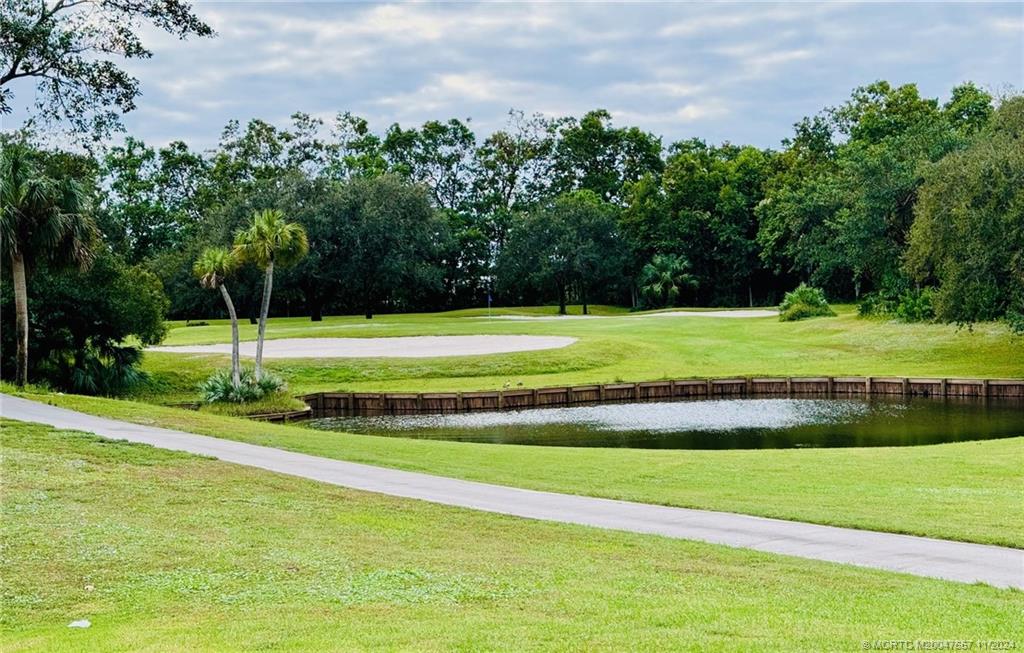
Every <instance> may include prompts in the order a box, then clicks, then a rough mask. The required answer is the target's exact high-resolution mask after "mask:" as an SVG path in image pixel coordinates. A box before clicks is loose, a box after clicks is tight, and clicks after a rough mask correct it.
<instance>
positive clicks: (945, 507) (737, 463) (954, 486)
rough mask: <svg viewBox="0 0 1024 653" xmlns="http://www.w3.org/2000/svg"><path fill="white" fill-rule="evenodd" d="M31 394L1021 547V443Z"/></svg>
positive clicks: (623, 491)
mask: <svg viewBox="0 0 1024 653" xmlns="http://www.w3.org/2000/svg"><path fill="white" fill-rule="evenodd" d="M4 389H5V391H7V392H10V391H11V388H10V387H6V388H4ZM26 396H28V397H29V398H33V399H38V400H42V401H49V402H51V403H54V404H57V405H61V406H65V407H68V408H74V409H77V410H82V411H84V412H89V413H95V414H99V415H106V416H110V417H115V418H118V419H123V420H126V421H130V422H136V423H141V424H155V425H159V426H164V427H167V428H176V429H181V430H186V431H191V432H195V433H202V434H205V435H211V436H215V437H223V438H227V439H232V440H241V441H244V442H252V443H254V444H261V445H266V446H272V447H278V448H281V449H289V450H293V451H301V452H304V453H310V454H314V455H319V456H326V457H330V458H340V459H344V460H352V461H357V462H364V463H370V464H376V465H383V466H387V467H397V468H401V469H408V470H414V471H424V472H430V473H434V474H441V475H444V476H453V477H459V478H467V479H473V480H480V481H487V482H493V483H499V484H505V485H515V486H520V487H527V488H532V489H539V490H552V491H559V492H569V493H576V494H586V495H593V496H602V497H611V498H616V499H628V500H634V501H644V502H650V503H662V504H668V505H677V506H686V507H694V508H705V509H713V510H725V511H730V512H739V513H747V514H753V515H763V516H767V517H778V518H782V519H796V520H801V521H809V522H816V523H822V524H833V525H837V526H851V527H856V528H867V529H872V530H880V531H893V532H903V533H911V534H916V535H928V536H933V537H940V538H948V539H959V540H967V541H974V542H984V543H993V544H1003V545H1007V546H1015V547H1022V548H1024V511H1022V510H1021V505H1022V504H1024V467H1022V466H1021V464H1020V461H1021V460H1024V438H1011V439H1005V440H989V441H981V442H963V443H955V444H943V445H935V446H922V447H896V448H886V447H878V448H863V449H856V448H854V449H786V450H756V451H742V450H740V451H669V450H640V449H600V448H578V449H577V448H566V447H531V446H508V445H494V444H476V443H466V442H442V441H433V440H412V439H404V438H386V437H373V436H364V435H349V434H339V433H331V432H324V431H314V430H311V429H306V428H302V427H299V426H287V425H277V424H264V423H254V422H252V421H248V420H244V419H238V418H229V417H221V416H217V415H208V414H203V413H197V412H194V411H188V410H181V409H174V408H165V407H160V406H150V405H144V404H138V403H134V402H128V401H118V400H111V399H99V398H92V397H81V396H75V395H59V396H58V395H46V394H28V395H26Z"/></svg>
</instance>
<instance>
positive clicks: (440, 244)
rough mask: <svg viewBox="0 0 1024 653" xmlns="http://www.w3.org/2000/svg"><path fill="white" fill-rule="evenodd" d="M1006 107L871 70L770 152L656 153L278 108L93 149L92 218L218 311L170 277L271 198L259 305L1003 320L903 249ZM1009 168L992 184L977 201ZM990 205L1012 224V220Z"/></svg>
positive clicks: (522, 132) (191, 306)
mask: <svg viewBox="0 0 1024 653" xmlns="http://www.w3.org/2000/svg"><path fill="white" fill-rule="evenodd" d="M1014 101H1015V100H1014V98H1012V97H1011V98H1007V99H1004V100H1002V101H1001V102H994V101H993V99H992V98H991V97H990V96H989V95H987V94H986V93H985V92H983V91H981V90H979V89H978V88H977V87H975V86H973V85H971V84H965V85H962V86H959V87H957V88H955V89H953V91H952V93H951V95H950V98H949V99H948V101H946V102H945V103H940V102H939V101H938V100H935V99H930V98H925V97H921V96H920V94H919V93H918V91H917V89H916V87H915V86H913V85H904V86H899V87H895V86H891V85H889V84H887V83H885V82H877V83H874V84H871V85H869V86H866V87H863V88H859V89H856V90H855V91H854V93H853V94H852V96H851V97H850V99H849V100H848V101H847V102H845V103H843V104H841V105H839V106H837V107H834V108H830V109H827V110H825V111H823V112H822V113H821V114H819V115H817V116H813V117H809V118H805V119H803V120H801V121H800V122H798V123H797V125H796V127H795V133H794V136H793V137H792V138H791V139H790V140H787V141H785V142H784V143H783V148H782V149H780V150H777V151H776V150H762V149H758V148H754V147H750V146H746V147H743V146H737V145H732V144H729V143H725V144H722V145H711V144H708V143H705V142H703V141H701V140H698V139H691V140H687V141H681V142H678V143H674V144H669V145H668V146H667V147H666V146H665V145H663V144H662V143H661V141H660V139H658V138H657V137H656V136H654V135H652V134H649V133H646V132H643V131H642V130H639V129H637V128H635V127H621V126H617V125H614V124H612V121H611V118H610V115H609V114H608V112H605V111H593V112H591V113H588V114H586V115H585V116H583V117H582V118H579V119H576V118H544V117H540V116H532V117H530V116H525V115H523V114H522V113H519V112H512V113H511V114H510V116H509V122H508V125H507V127H506V128H505V129H501V130H499V131H497V132H495V133H493V134H491V135H489V136H487V137H486V138H484V139H483V140H482V141H481V140H478V139H477V136H476V135H475V134H474V133H473V131H472V130H471V129H470V128H469V125H468V124H467V123H464V122H462V121H459V120H448V121H446V122H445V121H428V122H426V123H424V124H423V125H422V126H420V127H416V128H404V127H401V126H399V125H392V126H391V127H389V128H388V129H386V130H385V131H384V132H383V133H377V132H374V131H373V130H372V129H371V127H370V125H369V124H368V123H367V122H366V121H365V120H363V119H362V118H359V117H357V116H353V115H351V114H341V115H339V116H338V118H337V120H336V121H335V122H334V124H333V125H330V126H332V127H333V131H332V136H331V137H326V136H325V133H326V130H327V127H328V126H329V125H327V124H325V123H324V122H323V121H322V120H320V119H318V118H313V117H310V116H308V115H305V114H301V113H298V114H295V115H294V116H293V120H292V124H291V125H290V126H287V127H277V126H274V125H271V124H269V123H266V122H263V121H260V120H254V121H252V122H250V123H248V124H247V125H241V124H238V123H236V122H232V123H230V124H229V125H228V126H227V128H226V129H225V130H224V133H223V136H222V139H221V142H220V144H219V146H218V147H217V148H216V150H214V151H213V152H211V153H209V154H206V155H201V154H198V153H193V152H191V151H189V149H188V148H187V147H186V146H185V145H184V144H182V143H173V144H171V145H169V146H167V147H165V148H162V149H160V150H153V149H151V148H148V147H146V146H145V145H144V144H141V143H138V142H135V141H131V140H129V141H128V142H127V143H126V144H125V145H124V146H122V147H120V148H114V149H112V150H111V151H110V152H109V153H108V155H107V156H106V158H105V159H104V162H103V165H102V166H101V169H102V175H103V177H102V179H103V187H104V188H105V189H107V190H105V194H104V201H103V204H102V209H103V210H102V211H101V214H100V219H101V224H103V225H105V230H106V231H109V232H110V233H109V234H108V237H109V238H110V239H111V240H112V241H113V242H115V243H116V246H117V247H118V248H119V251H122V253H123V254H124V255H125V256H126V257H127V258H128V259H129V260H133V261H135V260H144V261H147V263H148V264H149V265H151V266H152V269H153V270H154V271H155V272H157V274H159V275H160V276H161V279H162V280H163V282H164V284H165V286H166V288H167V290H168V294H169V296H170V298H171V301H172V307H171V314H172V316H174V317H180V318H187V317H191V318H196V317H200V316H209V315H216V314H217V313H218V312H220V311H221V310H222V308H221V307H220V306H219V305H218V302H217V301H216V297H215V296H214V295H213V294H210V293H205V294H204V293H202V292H201V291H200V289H198V288H196V286H195V284H194V282H193V281H192V279H191V278H189V275H188V274H187V273H183V272H182V269H183V268H184V267H188V266H189V265H190V264H191V261H192V260H194V259H195V258H196V256H197V255H198V254H199V252H200V251H201V250H202V248H203V247H204V246H206V245H209V244H223V245H227V244H230V242H231V240H232V239H233V236H234V233H235V232H236V231H237V230H238V229H239V228H241V227H242V226H244V224H245V223H246V222H247V221H248V220H249V218H250V217H251V215H252V213H253V212H254V211H257V210H262V209H267V208H274V209H278V210H281V211H283V212H284V214H285V215H288V216H289V217H290V218H291V219H293V220H295V221H297V222H298V223H300V224H301V225H302V226H304V227H305V229H306V231H307V233H308V234H309V236H310V241H311V255H310V256H309V257H308V258H307V259H306V260H304V261H303V262H302V263H300V264H299V265H298V266H296V267H294V268H293V269H291V270H287V271H283V270H282V271H279V272H278V274H277V276H276V278H275V289H276V290H275V295H274V299H273V302H272V304H271V306H270V313H271V314H272V315H299V314H306V315H310V316H312V317H313V318H314V319H320V318H321V317H322V316H323V315H324V314H328V313H353V312H362V313H364V314H366V315H368V316H370V315H373V314H374V313H376V312H399V311H418V310H440V309H454V308H461V307H470V306H480V305H482V304H484V303H485V302H486V300H487V298H488V296H490V297H491V298H492V299H493V301H494V303H496V304H498V305H502V304H505V305H514V304H521V303H531V304H532V303H545V302H550V303H562V304H564V303H569V302H577V303H588V304H589V303H616V304H625V305H632V306H634V307H640V306H643V305H647V306H650V305H666V306H667V305H679V304H695V305H711V306H714V305H739V304H749V305H772V304H775V303H776V302H778V301H780V300H781V298H782V296H783V294H784V293H785V292H786V291H789V290H792V289H793V288H794V287H796V286H797V285H798V284H799V283H801V282H806V283H809V284H812V285H815V286H817V287H820V288H822V289H823V290H825V291H826V292H827V293H828V294H829V296H831V297H834V298H838V299H847V300H848V299H865V301H866V302H867V306H866V307H865V311H864V312H865V313H868V314H883V315H888V316H894V317H902V318H903V319H932V317H933V315H934V316H937V317H939V318H940V319H943V320H959V321H964V322H969V321H972V320H985V319H997V318H1002V317H1004V316H1007V315H1014V314H1015V313H1014V310H1013V309H1012V306H1013V302H1012V301H1010V300H1009V299H1006V298H1005V292H1004V291H993V292H994V293H995V295H996V296H998V297H1000V299H996V300H992V301H989V300H981V301H985V302H988V303H987V304H986V306H987V308H984V309H982V308H980V307H976V306H975V304H976V302H967V303H965V302H963V301H960V300H958V299H955V297H959V296H960V294H962V291H955V289H954V286H955V285H956V283H955V280H953V275H952V273H947V274H942V275H940V274H938V273H937V272H938V271H939V269H940V268H941V269H943V270H948V269H950V268H949V263H948V260H949V257H945V259H944V260H946V261H947V263H945V264H943V265H942V266H939V265H938V264H937V262H936V260H934V259H935V257H936V256H938V254H935V253H932V254H929V255H928V256H925V255H924V254H922V253H921V252H922V251H923V250H922V247H921V245H915V246H914V252H910V243H911V239H912V238H911V234H912V232H915V231H916V232H921V233H922V234H925V233H926V232H929V230H928V229H926V228H925V227H924V226H921V227H919V228H917V229H914V228H913V227H912V225H913V224H914V222H915V220H917V216H918V214H919V213H921V212H922V211H934V209H932V208H930V207H929V206H927V205H926V204H924V203H922V202H927V200H928V198H929V197H935V198H939V197H941V196H942V195H943V191H942V190H941V189H939V188H938V187H937V184H938V183H939V181H940V176H941V175H942V174H943V173H942V171H943V170H950V169H952V168H954V167H956V166H955V165H953V164H950V163H946V164H945V165H943V163H944V162H946V161H955V160H959V159H955V158H951V157H961V156H967V155H968V154H967V153H968V152H975V151H981V150H983V149H985V147H987V146H986V145H984V144H985V143H994V142H995V141H997V140H999V139H1003V140H1004V141H1006V143H1007V145H1008V146H1011V148H1010V150H1008V151H1011V150H1012V145H1014V144H1015V142H1014V141H1013V138H1014V136H1012V129H1010V128H1008V127H1003V128H1000V127H998V125H999V124H1009V122H1008V121H1009V118H1008V117H1007V116H1008V115H1009V114H1010V113H1011V111H1010V109H1009V108H1007V109H1001V110H999V111H995V110H994V107H996V106H1002V105H1005V106H1006V107H1010V106H1012V105H1013V103H1014ZM1000 134H1002V135H1000ZM973 156H975V157H976V156H978V155H977V154H975V155H973ZM947 176H948V175H947ZM172 179H173V183H168V180H172ZM1014 179H1015V178H1014V177H1013V176H1012V175H1009V176H1006V175H1004V176H1002V177H996V178H995V180H996V181H997V182H998V188H996V189H995V190H994V191H993V193H994V195H993V197H996V196H998V197H1005V196H1006V193H1007V192H1010V191H1007V190H1005V189H1009V188H1013V187H1014V186H1013V182H1014ZM964 186H965V185H963V184H961V185H960V188H961V192H966V191H963V190H962V189H963V188H964ZM933 187H934V188H935V190H934V191H932V190H929V189H930V188H933ZM930 193H931V194H930ZM584 198H586V199H584ZM919 198H921V201H919ZM965 201H966V200H965ZM933 204H935V203H933ZM938 204H941V202H938ZM1004 204H1005V202H1004ZM1005 206H1009V204H1005ZM999 212H1000V215H1005V216H1006V220H1005V222H1006V225H1007V227H1006V228H1007V229H1009V230H1011V231H1012V230H1014V229H1019V227H1017V226H1015V225H1018V223H1019V218H1018V217H1015V214H1013V213H1012V212H1007V211H1004V210H1002V209H999ZM586 216H590V217H586ZM920 220H921V221H922V222H925V221H927V220H928V218H927V217H921V218H920ZM1014 233H1016V232H1014ZM124 234H127V235H124ZM978 234H979V236H978V237H979V238H980V239H981V240H980V241H979V242H980V243H985V242H987V241H986V240H985V239H987V238H990V237H992V234H990V233H988V232H980V231H979V232H978ZM929 238H930V236H927V235H922V236H919V237H918V240H920V239H925V240H927V239H929ZM1013 242H1014V241H1013V240H1012V237H1011V238H1006V239H1004V240H1003V243H1005V247H1004V249H1007V250H1008V249H1010V247H1011V245H1012V244H1013ZM656 256H672V257H679V258H681V259H682V260H685V261H686V262H687V264H688V266H689V267H688V269H687V271H686V273H687V274H689V275H692V281H694V282H695V283H696V285H693V284H691V283H690V279H689V278H687V282H686V283H684V284H683V285H682V286H679V285H678V284H669V285H667V286H665V289H664V292H663V293H662V294H661V296H660V298H657V299H655V297H654V295H651V294H650V289H648V291H645V290H644V289H643V288H644V287H649V286H651V278H650V276H649V275H647V278H643V277H644V276H645V273H644V268H645V266H647V265H649V264H652V263H653V261H654V259H655V257H656ZM1003 258H1005V256H1004V257H1003ZM663 260H664V259H663ZM186 262H187V263H186ZM1005 267H1006V266H1005V264H1003V268H1005ZM648 272H649V271H648ZM993 276H994V275H991V274H988V275H986V274H983V273H980V272H979V273H978V278H979V279H984V278H986V277H988V278H992V277H993ZM1002 276H1003V277H1004V278H1005V277H1006V275H1005V274H1003V275H1002ZM260 281H261V278H260V275H259V274H258V273H257V272H256V271H255V270H246V271H242V272H241V273H240V274H239V275H238V277H237V279H235V281H234V284H233V285H234V287H236V288H237V292H236V296H237V297H238V306H239V313H240V314H242V315H243V316H246V317H249V318H250V319H252V320H255V319H256V318H257V316H258V314H259V312H260V310H259V309H260V305H259V295H260V292H259V286H260ZM947 282H949V284H950V287H949V289H947V290H946V291H943V292H938V293H937V294H934V291H933V290H929V289H930V288H931V289H938V288H940V287H941V286H942V285H943V284H945V283H947ZM981 283H984V282H983V281H982V282H981ZM673 285H675V286H676V288H677V291H676V292H674V293H671V294H672V298H671V299H670V298H669V293H670V289H671V287H672V286H673ZM989 290H992V289H991V287H987V291H989ZM974 296H985V293H981V294H980V295H979V294H978V293H973V292H972V297H974ZM933 297H934V299H935V311H934V312H933V311H932V309H931V308H930V307H929V305H928V303H927V302H928V300H929V299H931V298H933ZM901 305H902V306H903V308H902V309H900V308H899V307H900V306H901ZM954 306H955V307H956V310H953V309H952V308H950V307H954Z"/></svg>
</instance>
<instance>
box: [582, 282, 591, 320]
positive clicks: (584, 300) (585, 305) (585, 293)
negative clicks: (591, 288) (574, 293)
mask: <svg viewBox="0 0 1024 653" xmlns="http://www.w3.org/2000/svg"><path fill="white" fill-rule="evenodd" d="M580 294H581V295H582V296H583V314H584V315H590V311H589V310H588V306H587V290H586V288H584V289H583V290H581V291H580Z"/></svg>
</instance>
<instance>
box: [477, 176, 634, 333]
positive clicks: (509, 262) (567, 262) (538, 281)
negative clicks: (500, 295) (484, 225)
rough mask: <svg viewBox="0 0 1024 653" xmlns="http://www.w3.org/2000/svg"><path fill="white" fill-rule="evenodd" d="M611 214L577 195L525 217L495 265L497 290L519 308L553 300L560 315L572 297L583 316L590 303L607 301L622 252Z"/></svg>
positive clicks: (604, 205)
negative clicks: (538, 300) (533, 300)
mask: <svg viewBox="0 0 1024 653" xmlns="http://www.w3.org/2000/svg"><path fill="white" fill-rule="evenodd" d="M615 214H616V209H615V207H614V206H613V205H612V204H609V203H608V202H605V201H604V200H602V199H601V198H600V197H598V195H597V194H596V193H594V192H593V191H591V190H579V191H573V192H570V193H566V194H564V195H560V196H559V197H558V198H557V199H556V200H555V201H554V202H553V203H552V204H551V205H550V206H548V207H545V208H543V209H540V210H537V211H534V212H532V213H530V214H528V215H526V216H525V217H524V218H523V219H522V220H521V221H520V222H518V223H517V224H516V225H515V227H514V228H513V229H512V230H511V231H510V232H509V235H508V242H507V243H506V246H505V248H504V249H503V250H502V252H501V256H500V258H499V259H498V265H497V275H498V281H499V285H498V288H499V290H502V291H503V292H504V293H505V295H506V296H508V297H510V298H513V303H514V304H517V305H521V304H524V303H529V301H528V300H527V298H529V297H541V298H543V297H550V296H552V295H553V296H555V297H557V299H558V312H559V314H561V315H564V314H565V306H566V303H567V301H568V298H569V294H570V292H572V293H573V295H574V296H575V297H578V298H579V300H580V302H581V303H582V304H583V314H584V315H586V314H587V312H588V311H587V309H588V306H589V301H588V300H590V298H592V297H601V298H604V297H607V296H608V288H609V287H614V286H615V284H616V283H619V282H621V280H622V272H623V266H624V263H625V257H626V250H625V244H624V243H623V241H622V238H621V237H620V236H619V234H618V231H617V227H616V221H615Z"/></svg>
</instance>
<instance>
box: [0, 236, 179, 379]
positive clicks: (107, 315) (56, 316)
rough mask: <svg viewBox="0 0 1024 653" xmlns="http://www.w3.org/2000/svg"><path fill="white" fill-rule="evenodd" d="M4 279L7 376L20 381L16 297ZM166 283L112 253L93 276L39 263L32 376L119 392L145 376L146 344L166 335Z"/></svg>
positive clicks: (2, 333) (0, 312)
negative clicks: (17, 374) (142, 365)
mask: <svg viewBox="0 0 1024 653" xmlns="http://www.w3.org/2000/svg"><path fill="white" fill-rule="evenodd" d="M9 274H10V272H8V271H7V270H6V269H5V270H4V272H3V279H2V280H0V316H2V319H0V374H2V376H3V378H5V379H9V378H13V377H14V366H15V360H14V358H15V352H16V350H17V345H16V342H15V338H16V336H17V330H16V329H15V324H14V322H15V315H14V294H13V289H12V288H11V286H12V284H11V283H9V279H10V277H9V276H7V275H9ZM166 309H167V297H166V296H165V295H164V292H163V287H162V286H161V285H160V280H159V279H157V278H156V276H154V275H153V274H151V273H149V272H148V271H146V270H145V269H144V268H141V267H139V266H131V265H128V264H127V263H125V262H124V260H122V259H121V258H120V257H119V256H117V255H115V254H112V253H111V252H109V251H107V250H106V249H101V250H100V251H99V252H97V255H96V260H95V261H94V262H93V265H92V267H91V268H90V269H89V270H88V271H86V272H80V271H78V270H75V269H66V270H55V269H52V268H50V267H47V266H46V264H45V263H41V264H39V265H37V266H36V268H35V270H34V271H33V273H32V275H31V276H30V277H29V279H28V310H29V315H30V316H31V323H30V327H31V331H30V333H29V343H28V347H29V352H28V353H29V356H28V359H29V366H30V367H29V378H30V379H31V380H32V381H33V382H34V383H46V384H47V385H49V386H51V387H53V388H54V389H56V390H63V391H66V392H74V393H79V394H95V395H111V396H112V395H118V394H123V393H125V392H127V391H129V390H131V389H132V388H133V387H134V386H138V385H139V384H140V383H142V382H144V381H145V379H146V376H145V374H143V372H142V370H141V369H140V368H139V363H140V361H141V358H142V347H143V346H146V345H155V344H157V343H158V342H160V341H161V340H162V339H163V336H164V333H165V331H166V325H165V323H164V314H165V311H166Z"/></svg>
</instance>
